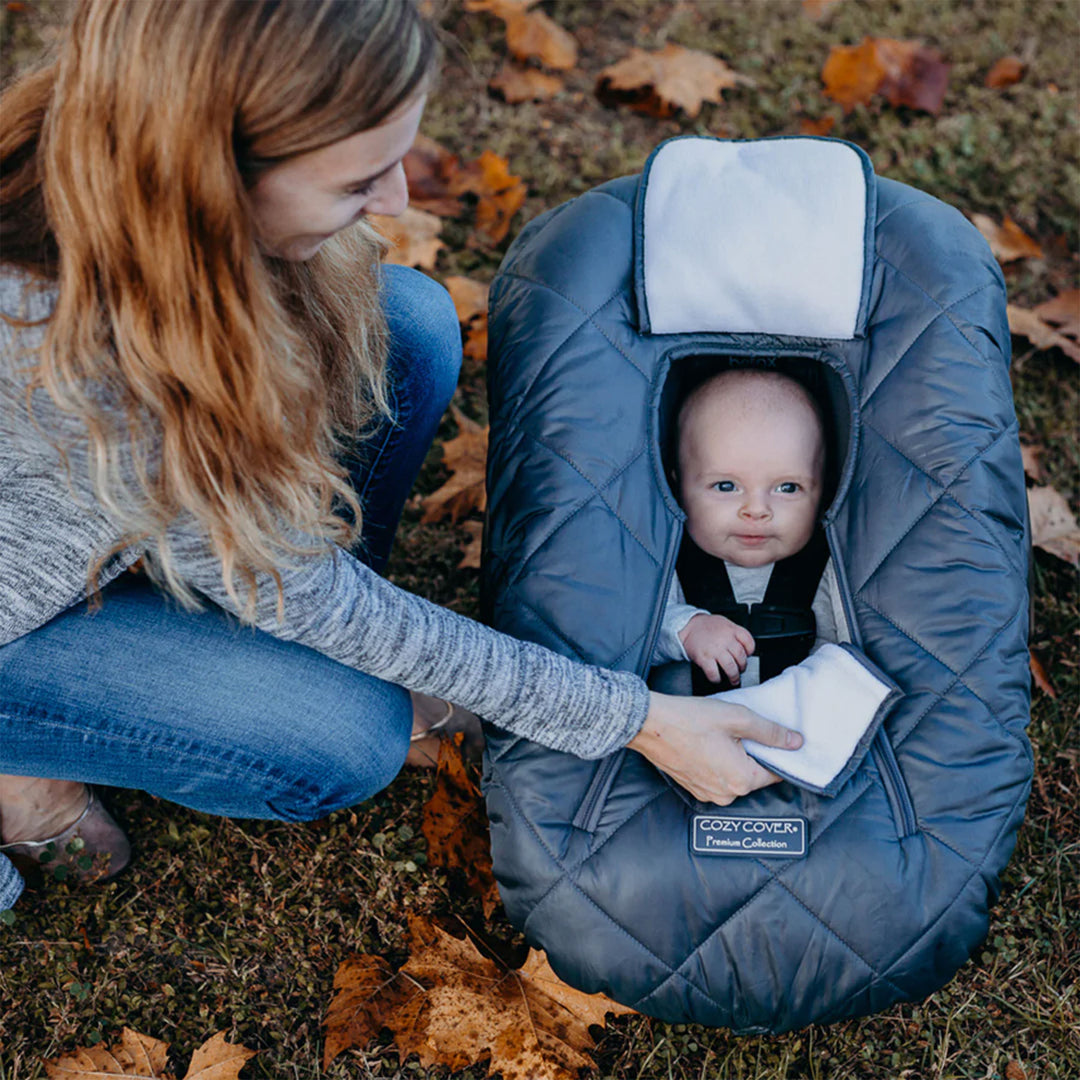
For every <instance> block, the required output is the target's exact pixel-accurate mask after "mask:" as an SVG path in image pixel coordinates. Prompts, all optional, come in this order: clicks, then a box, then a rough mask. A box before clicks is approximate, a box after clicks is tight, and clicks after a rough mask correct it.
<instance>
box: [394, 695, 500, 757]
mask: <svg viewBox="0 0 1080 1080" xmlns="http://www.w3.org/2000/svg"><path fill="white" fill-rule="evenodd" d="M429 700H432V701H438V702H439V703H440V704H441V705H443V706H444V708H445V711H444V713H443V715H442V716H440V717H439V719H438V720H435V721H434V722H433V723H431V724H429V725H428V726H427V727H426V728H422V729H421V730H419V731H415V732H413V734H412V736H411V737H410V739H409V742H410V743H411V744H412V746H411V747H410V748H409V754H408V757H406V758H405V764H406V765H416V766H419V767H420V768H434V767H435V764H436V762H437V761H438V757H439V750H438V743H439V742H440V741H441V740H442V739H445V738H446V737H447V736H450V735H456V734H457V733H458V732H459V731H460V732H464V734H465V741H464V743H463V744H462V747H461V749H462V752H463V754H464V756H465V757H466V758H470V759H473V760H478V759H479V757H480V755H481V754H482V753H483V750H484V733H483V730H482V728H481V727H480V721H479V720H478V719H477V717H476V716H474V715H473V714H472V713H471V712H469V711H468V710H467V709H459V708H457V707H456V706H455V705H454V704H453V703H452V702H449V701H444V700H442V699H441V698H435V699H429ZM429 739H430V740H431V742H430V743H428V742H427V740H429Z"/></svg>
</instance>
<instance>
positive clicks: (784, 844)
mask: <svg viewBox="0 0 1080 1080" xmlns="http://www.w3.org/2000/svg"><path fill="white" fill-rule="evenodd" d="M690 849H691V850H692V851H693V852H695V853H696V854H698V855H750V856H752V857H753V858H757V859H760V858H762V857H765V858H768V857H769V856H774V855H781V856H785V857H787V858H795V859H797V858H799V857H800V856H802V855H805V854H806V819H805V818H795V817H784V818H774V817H768V818H763V817H736V816H735V815H733V814H695V815H694V819H693V822H692V823H691V826H690Z"/></svg>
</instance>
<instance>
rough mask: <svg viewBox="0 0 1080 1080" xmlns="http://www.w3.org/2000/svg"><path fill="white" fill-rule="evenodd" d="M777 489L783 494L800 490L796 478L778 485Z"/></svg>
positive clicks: (790, 493) (791, 493) (792, 493)
mask: <svg viewBox="0 0 1080 1080" xmlns="http://www.w3.org/2000/svg"><path fill="white" fill-rule="evenodd" d="M776 490H777V491H779V492H780V494H781V495H794V494H795V493H796V492H797V491H799V485H798V484H796V483H795V481H794V480H785V481H784V482H783V483H782V484H777V485H776Z"/></svg>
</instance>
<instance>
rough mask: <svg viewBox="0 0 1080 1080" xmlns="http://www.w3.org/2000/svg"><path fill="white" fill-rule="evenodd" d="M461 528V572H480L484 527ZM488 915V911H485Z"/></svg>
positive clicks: (471, 524)
mask: <svg viewBox="0 0 1080 1080" xmlns="http://www.w3.org/2000/svg"><path fill="white" fill-rule="evenodd" d="M461 527H462V528H463V529H464V530H465V532H467V533H468V534H469V543H468V546H467V547H466V548H465V550H464V551H463V552H462V553H461V562H459V563H458V564H457V568H458V569H459V570H479V569H480V559H481V556H482V555H483V553H484V525H483V522H480V521H465V522H462V525H461ZM485 914H486V911H485Z"/></svg>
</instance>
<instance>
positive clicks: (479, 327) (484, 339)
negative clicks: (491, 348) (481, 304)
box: [464, 312, 488, 364]
mask: <svg viewBox="0 0 1080 1080" xmlns="http://www.w3.org/2000/svg"><path fill="white" fill-rule="evenodd" d="M487 347H488V321H487V313H486V312H485V313H484V314H483V315H481V316H480V317H479V318H477V319H473V320H472V322H470V323H469V329H468V331H467V332H466V336H465V350H464V352H465V356H466V357H467V358H468V359H469V360H473V361H475V362H476V363H478V364H482V363H484V362H485V361H486V360H487Z"/></svg>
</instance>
